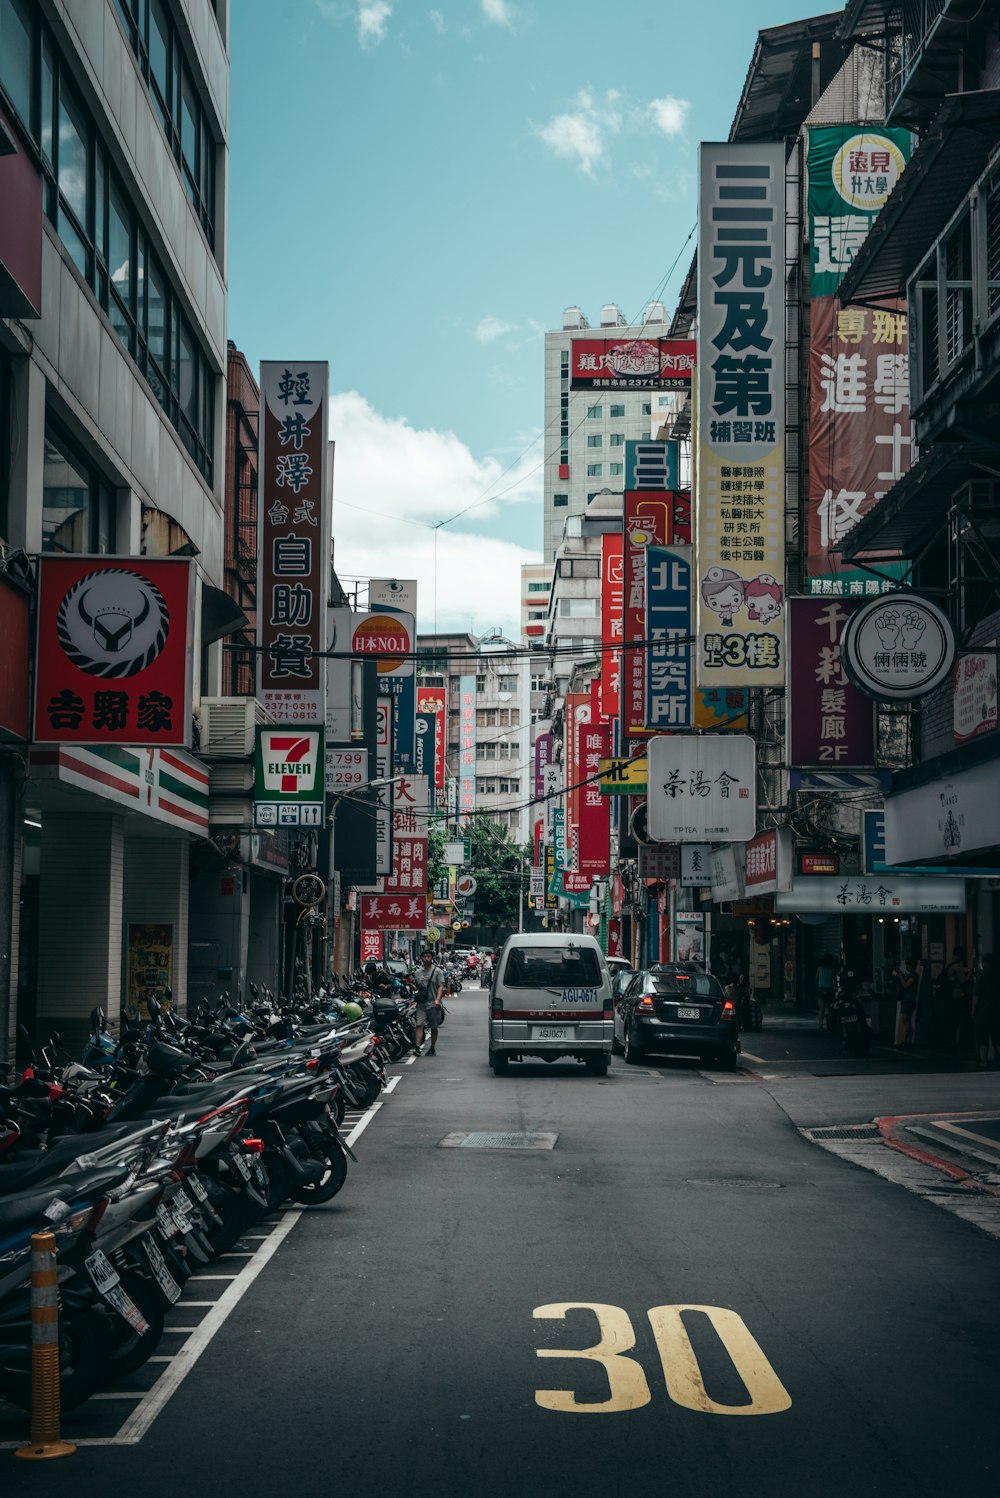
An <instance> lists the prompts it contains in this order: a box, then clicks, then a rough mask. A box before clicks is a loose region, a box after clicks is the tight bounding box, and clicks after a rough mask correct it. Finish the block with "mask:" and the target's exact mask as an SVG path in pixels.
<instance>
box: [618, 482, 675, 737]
mask: <svg viewBox="0 0 1000 1498" xmlns="http://www.w3.org/2000/svg"><path fill="white" fill-rule="evenodd" d="M690 544H691V496H690V494H688V493H686V492H676V491H673V490H669V489H654V490H650V489H626V491H625V531H624V543H623V587H624V594H625V598H624V614H623V635H624V639H625V642H626V644H627V643H628V641H629V640H642V639H645V637H646V548H647V547H648V546H671V545H677V546H680V545H684V546H690ZM646 655H647V652H646V651H645V650H626V651H625V653H624V662H623V669H622V696H623V701H622V725H623V734H624V736H625V737H626V738H630V737H641V736H642V735H643V734H649V733H652V732H653V730H652V729H648V728H647V727H646Z"/></svg>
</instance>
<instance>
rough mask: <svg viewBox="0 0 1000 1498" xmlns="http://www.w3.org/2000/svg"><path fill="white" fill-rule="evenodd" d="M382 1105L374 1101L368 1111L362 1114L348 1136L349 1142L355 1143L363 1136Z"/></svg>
mask: <svg viewBox="0 0 1000 1498" xmlns="http://www.w3.org/2000/svg"><path fill="white" fill-rule="evenodd" d="M381 1106H382V1104H381V1103H372V1105H371V1107H370V1108H369V1109H368V1112H367V1113H363V1114H362V1115H361V1117H360V1118H359V1119H358V1121H357V1123H356V1124H355V1125H354V1128H353V1129H352V1130H351V1132H350V1133H349V1134H348V1136H347V1143H348V1144H350V1145H353V1144H354V1142H355V1140H358V1139H360V1138H361V1136H362V1134H363V1133H364V1132H365V1130H366V1129H367V1127H368V1125H369V1124H370V1123H371V1121H372V1119H373V1118H374V1117H375V1115H376V1113H377V1112H378V1110H379V1109H380V1108H381Z"/></svg>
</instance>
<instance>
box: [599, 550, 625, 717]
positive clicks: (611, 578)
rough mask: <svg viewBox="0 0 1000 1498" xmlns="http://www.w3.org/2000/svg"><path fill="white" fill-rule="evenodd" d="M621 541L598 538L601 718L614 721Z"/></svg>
mask: <svg viewBox="0 0 1000 1498" xmlns="http://www.w3.org/2000/svg"><path fill="white" fill-rule="evenodd" d="M624 577H625V574H624V570H623V561H622V537H621V536H620V535H614V534H612V535H609V536H602V537H601V645H602V646H603V649H602V651H601V716H602V717H605V718H617V717H618V714H619V713H620V711H621V679H622V653H621V650H619V649H615V648H613V647H615V646H620V645H621V642H622V609H623V606H624V602H625V582H624Z"/></svg>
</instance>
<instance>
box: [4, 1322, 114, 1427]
mask: <svg viewBox="0 0 1000 1498" xmlns="http://www.w3.org/2000/svg"><path fill="white" fill-rule="evenodd" d="M110 1350H111V1330H110V1327H109V1325H108V1318H107V1316H105V1315H104V1312H103V1311H98V1310H90V1309H89V1308H86V1307H83V1306H74V1307H73V1308H71V1309H68V1308H67V1307H65V1306H64V1307H63V1308H62V1309H61V1310H60V1312H59V1403H60V1406H61V1408H62V1409H64V1410H75V1409H76V1408H77V1406H78V1405H81V1404H83V1403H85V1401H86V1400H88V1399H89V1398H90V1396H91V1394H93V1393H94V1392H95V1391H96V1389H97V1388H98V1386H99V1385H100V1384H102V1383H103V1382H104V1375H105V1373H106V1372H107V1367H108V1355H109V1352H110ZM0 1394H2V1395H3V1397H4V1398H5V1399H8V1400H9V1401H10V1403H11V1404H16V1405H17V1407H18V1409H21V1410H30V1409H31V1374H30V1373H26V1374H24V1375H23V1376H22V1375H19V1374H13V1375H8V1374H5V1373H4V1372H2V1371H0Z"/></svg>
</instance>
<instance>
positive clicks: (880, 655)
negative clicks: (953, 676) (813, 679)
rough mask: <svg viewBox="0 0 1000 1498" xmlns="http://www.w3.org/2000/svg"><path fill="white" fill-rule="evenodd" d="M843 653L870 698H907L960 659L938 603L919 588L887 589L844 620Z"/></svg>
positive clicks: (935, 683)
mask: <svg viewBox="0 0 1000 1498" xmlns="http://www.w3.org/2000/svg"><path fill="white" fill-rule="evenodd" d="M840 656H841V660H842V661H843V663H844V667H845V669H846V671H847V674H848V675H849V676H850V678H851V680H852V681H853V682H854V684H855V686H857V687H859V688H860V690H861V691H862V692H867V694H868V696H869V697H877V698H879V699H880V700H889V701H892V702H908V701H911V700H912V699H913V698H914V697H926V696H927V694H928V692H933V691H934V689H935V687H939V686H940V685H941V683H942V682H943V681H944V679H945V677H946V676H947V675H948V672H949V671H950V670H951V663H952V661H953V660H954V658H955V635H954V632H953V630H952V627H951V624H950V623H949V621H948V619H947V617H946V615H944V614H942V612H941V610H940V609H939V608H938V607H937V605H936V604H933V603H930V602H929V601H928V600H927V599H926V598H919V597H917V595H916V594H915V593H883V595H882V597H881V598H873V599H872V601H871V603H866V604H865V605H864V606H863V607H862V608H860V609H857V610H856V611H855V612H854V613H853V614H852V615H851V616H850V618H849V619H848V621H847V623H846V624H845V625H844V633H843V635H842V636H841V641H840Z"/></svg>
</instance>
